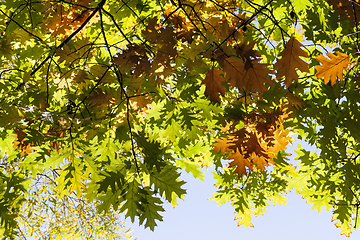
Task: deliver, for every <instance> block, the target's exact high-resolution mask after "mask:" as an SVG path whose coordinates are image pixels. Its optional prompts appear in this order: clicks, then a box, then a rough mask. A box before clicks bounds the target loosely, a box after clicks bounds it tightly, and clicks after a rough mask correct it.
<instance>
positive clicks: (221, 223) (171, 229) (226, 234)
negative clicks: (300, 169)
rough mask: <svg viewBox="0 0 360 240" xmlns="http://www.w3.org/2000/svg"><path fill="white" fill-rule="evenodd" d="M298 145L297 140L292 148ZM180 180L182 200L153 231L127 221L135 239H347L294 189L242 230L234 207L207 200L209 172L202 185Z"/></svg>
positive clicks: (325, 214) (328, 217)
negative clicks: (283, 201) (183, 183)
mask: <svg viewBox="0 0 360 240" xmlns="http://www.w3.org/2000/svg"><path fill="white" fill-rule="evenodd" d="M298 143H300V142H299V140H297V141H295V142H294V145H297V144H298ZM303 146H304V145H303ZM304 147H305V146H304ZM307 148H308V147H307ZM294 156H295V155H294V154H293V155H292V156H291V157H294ZM291 161H292V162H293V160H291ZM181 179H183V180H185V181H186V182H187V184H186V186H185V188H187V195H186V196H185V198H184V201H179V205H177V206H176V207H175V208H173V207H172V206H171V205H170V204H166V205H165V206H164V208H165V210H166V212H164V213H163V220H164V221H163V222H159V223H158V226H157V227H156V228H155V231H154V232H152V231H150V230H149V229H144V227H143V226H138V222H135V223H134V224H132V223H131V222H130V220H129V219H127V220H126V221H127V223H126V226H127V227H130V228H132V229H133V234H134V236H135V237H136V238H137V239H138V240H152V239H154V240H218V239H227V238H229V239H246V240H260V239H261V240H265V239H267V240H273V239H276V240H285V239H286V240H289V239H291V240H300V239H301V240H304V239H326V240H337V239H343V240H345V239H348V238H346V237H345V236H343V235H340V229H339V228H336V227H335V226H334V223H333V222H331V217H332V214H331V212H327V211H326V210H325V209H323V211H321V212H320V213H319V212H318V211H317V210H314V209H311V208H310V206H311V204H307V203H306V200H305V199H302V197H301V195H297V194H296V192H295V190H292V192H290V193H289V194H288V205H286V206H284V205H282V206H279V205H276V206H273V205H272V204H271V205H270V206H268V209H267V212H266V213H265V214H264V215H260V216H258V217H254V218H253V220H252V223H253V224H254V227H253V228H250V227H249V228H244V227H243V225H242V226H239V227H238V226H237V221H234V217H235V216H236V214H234V208H233V207H232V206H231V205H230V204H229V203H228V204H225V205H222V206H220V207H218V206H217V204H216V203H215V202H214V201H209V200H207V199H208V198H210V197H211V196H212V192H214V191H216V187H214V186H213V184H214V182H215V181H214V180H213V179H212V174H211V172H210V171H209V172H207V173H206V175H205V178H204V180H205V181H203V182H202V181H200V180H197V179H194V178H193V177H192V175H190V174H186V173H185V174H183V175H182V176H181ZM359 217H360V216H359ZM350 239H360V229H359V230H358V231H357V232H356V231H354V232H353V234H352V235H351V237H350Z"/></svg>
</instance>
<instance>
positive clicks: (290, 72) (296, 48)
mask: <svg viewBox="0 0 360 240" xmlns="http://www.w3.org/2000/svg"><path fill="white" fill-rule="evenodd" d="M300 47H304V46H303V45H302V44H301V43H300V42H299V41H298V40H296V39H295V38H294V37H292V38H290V40H289V41H288V42H287V43H286V45H285V49H284V50H283V51H282V52H281V53H280V56H282V58H281V59H280V60H279V61H277V62H276V63H275V70H279V71H278V72H277V75H278V78H281V77H283V76H285V85H286V86H287V87H289V86H290V84H291V81H292V80H295V81H298V78H299V76H298V74H297V73H296V68H298V69H299V70H300V71H302V72H310V71H309V67H308V65H309V64H308V63H306V62H305V61H303V60H302V59H301V58H300V56H302V57H309V55H308V53H307V52H305V51H304V50H302V49H301V48H300Z"/></svg>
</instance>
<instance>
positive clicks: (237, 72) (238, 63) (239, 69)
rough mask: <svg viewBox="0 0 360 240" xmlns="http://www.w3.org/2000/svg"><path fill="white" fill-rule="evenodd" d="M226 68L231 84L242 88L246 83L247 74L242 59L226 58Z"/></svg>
mask: <svg viewBox="0 0 360 240" xmlns="http://www.w3.org/2000/svg"><path fill="white" fill-rule="evenodd" d="M224 70H225V72H226V78H227V79H230V85H231V86H232V87H235V86H236V85H237V86H238V88H240V89H242V87H243V85H244V81H243V78H244V74H245V65H244V61H243V60H242V59H237V58H232V57H230V58H226V59H225V60H224Z"/></svg>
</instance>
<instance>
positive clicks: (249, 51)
mask: <svg viewBox="0 0 360 240" xmlns="http://www.w3.org/2000/svg"><path fill="white" fill-rule="evenodd" d="M255 43H256V41H252V42H251V43H249V44H246V41H244V42H242V43H241V44H238V45H236V46H235V50H236V54H237V55H238V56H240V57H241V58H242V59H243V60H246V59H248V60H251V58H259V57H261V56H260V54H259V52H258V51H256V50H254V49H253V48H254V45H255Z"/></svg>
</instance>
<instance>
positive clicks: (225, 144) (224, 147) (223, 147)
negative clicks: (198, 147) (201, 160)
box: [213, 137, 234, 154]
mask: <svg viewBox="0 0 360 240" xmlns="http://www.w3.org/2000/svg"><path fill="white" fill-rule="evenodd" d="M232 140H233V137H229V138H216V139H215V141H216V143H214V144H213V145H214V146H215V148H214V151H216V152H221V154H224V153H225V152H232V150H231V149H229V147H230V146H232V145H234V143H233V142H232Z"/></svg>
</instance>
